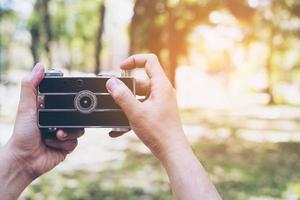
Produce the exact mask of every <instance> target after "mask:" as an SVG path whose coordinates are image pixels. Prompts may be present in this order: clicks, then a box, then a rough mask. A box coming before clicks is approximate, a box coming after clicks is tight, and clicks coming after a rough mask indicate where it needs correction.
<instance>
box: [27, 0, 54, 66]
mask: <svg viewBox="0 0 300 200" xmlns="http://www.w3.org/2000/svg"><path fill="white" fill-rule="evenodd" d="M49 3H50V0H37V1H36V2H35V4H34V10H33V13H32V15H31V17H30V19H29V21H28V24H27V26H28V29H29V32H30V34H31V46H30V49H31V54H32V57H33V61H34V63H37V62H38V61H39V57H40V54H41V48H42V47H44V49H45V51H46V55H47V58H48V62H49V65H51V42H52V30H51V27H52V25H51V18H50V13H49Z"/></svg>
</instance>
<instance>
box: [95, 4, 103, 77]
mask: <svg viewBox="0 0 300 200" xmlns="http://www.w3.org/2000/svg"><path fill="white" fill-rule="evenodd" d="M104 18H105V4H104V0H103V1H102V3H101V5H100V9H99V27H98V31H97V35H96V48H95V70H94V73H95V74H99V73H100V71H101V60H100V59H101V51H102V35H103V31H104Z"/></svg>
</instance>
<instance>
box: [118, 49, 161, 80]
mask: <svg viewBox="0 0 300 200" xmlns="http://www.w3.org/2000/svg"><path fill="white" fill-rule="evenodd" d="M121 68H122V69H134V68H145V70H146V73H147V75H148V76H149V78H150V79H152V78H155V77H165V74H164V71H163V69H162V67H161V65H160V63H159V61H158V58H157V56H156V55H154V54H136V55H132V56H130V57H129V58H127V59H126V60H124V61H123V63H122V64H121Z"/></svg>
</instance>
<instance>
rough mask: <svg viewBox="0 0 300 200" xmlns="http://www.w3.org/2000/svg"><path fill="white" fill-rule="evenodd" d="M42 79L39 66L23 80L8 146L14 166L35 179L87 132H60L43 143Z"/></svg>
mask: <svg viewBox="0 0 300 200" xmlns="http://www.w3.org/2000/svg"><path fill="white" fill-rule="evenodd" d="M43 78H44V68H43V66H42V65H41V64H37V65H36V66H35V67H34V69H33V71H32V72H31V74H29V75H28V76H26V77H25V78H24V79H23V80H22V86H21V96H20V102H19V107H18V113H17V118H16V122H15V127H14V131H13V135H12V137H11V139H10V140H9V142H8V143H7V145H6V146H5V147H6V149H7V151H6V152H8V153H9V154H10V157H12V159H13V160H14V163H16V164H19V165H23V166H24V171H25V172H26V174H27V175H28V176H29V177H31V178H32V180H33V179H35V178H37V177H39V176H40V175H42V174H44V173H46V172H47V171H49V170H51V169H52V168H54V167H55V166H56V165H57V164H59V163H60V162H61V161H63V160H64V159H65V157H66V155H67V154H68V153H70V152H72V151H73V150H74V149H75V147H76V146H77V138H78V137H80V136H81V135H83V133H84V129H64V130H62V129H59V130H58V131H57V132H56V138H57V139H45V140H44V141H43V140H42V137H41V133H40V130H39V128H38V126H37V98H36V92H37V91H36V88H37V86H38V85H39V83H40V82H41V80H42V79H43ZM61 120H63V119H61Z"/></svg>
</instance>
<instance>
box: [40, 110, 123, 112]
mask: <svg viewBox="0 0 300 200" xmlns="http://www.w3.org/2000/svg"><path fill="white" fill-rule="evenodd" d="M77 111H78V110H77V109H38V112H77ZM78 112H79V111H78ZM93 112H123V111H122V110H121V109H95V110H94V111H93Z"/></svg>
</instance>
